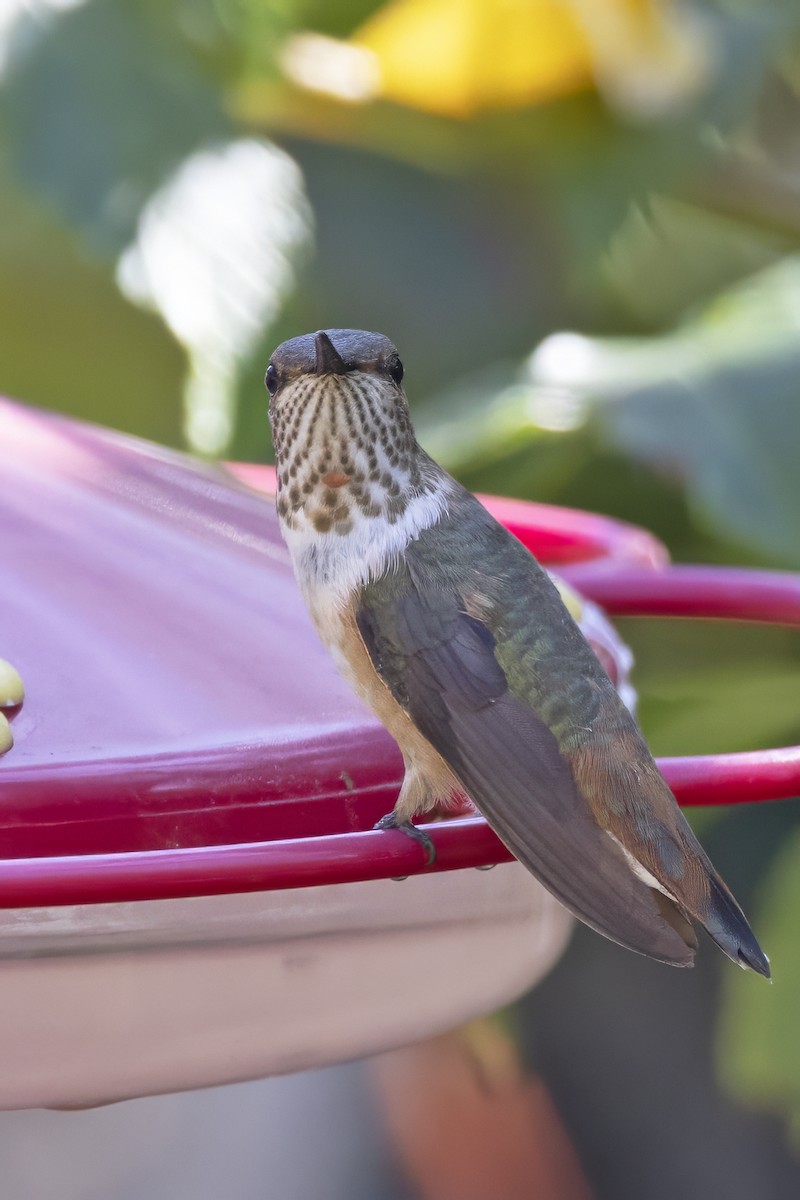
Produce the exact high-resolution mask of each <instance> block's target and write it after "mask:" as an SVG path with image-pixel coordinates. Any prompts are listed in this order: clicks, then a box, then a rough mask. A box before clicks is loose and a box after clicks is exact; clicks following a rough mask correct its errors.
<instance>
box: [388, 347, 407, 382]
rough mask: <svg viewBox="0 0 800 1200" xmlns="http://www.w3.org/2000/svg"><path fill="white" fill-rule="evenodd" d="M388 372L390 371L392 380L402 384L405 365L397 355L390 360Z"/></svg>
mask: <svg viewBox="0 0 800 1200" xmlns="http://www.w3.org/2000/svg"><path fill="white" fill-rule="evenodd" d="M386 370H387V371H388V373H389V375H390V376H391V377H392V379H393V380H394V381H395V383H401V382H402V379H403V364H402V363H401V362H400V359H399V358H398V357H397V355H396V354H393V355H392V357H391V358H390V359H389V363H388V365H387V367H386Z"/></svg>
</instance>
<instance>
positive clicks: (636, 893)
mask: <svg viewBox="0 0 800 1200" xmlns="http://www.w3.org/2000/svg"><path fill="white" fill-rule="evenodd" d="M265 383H266V387H267V390H268V392H269V397H270V399H269V417H270V422H271V425H272V434H273V442H274V447H275V456H276V468H277V493H276V507H277V512H278V518H279V522H280V526H281V531H282V534H283V537H284V538H285V540H286V543H287V546H288V548H289V552H290V555H291V559H292V564H293V567H294V572H295V575H296V578H297V581H298V584H299V587H300V591H301V592H302V595H303V597H304V599H305V602H306V604H307V606H308V609H309V612H310V614H311V618H312V620H313V622H314V624H315V626H316V628H317V631H318V632H319V635H320V637H321V639H322V641H323V643H324V644H325V646H326V647H327V648H328V650H329V652H330V654H331V655H332V657H333V659H334V661H335V663H336V665H337V667H338V668H339V670H340V671H341V673H342V674H343V675H344V677H345V678H346V679H347V681H348V682H349V683H350V685H351V686H352V688H353V689H354V690H355V692H356V693H357V694H358V695H359V696H360V697H361V698H362V700H364V701H365V702H366V703H367V705H368V706H369V707H371V708H372V709H373V711H374V712H375V714H376V715H377V717H378V718H379V720H380V721H381V722H382V723H383V725H384V726H385V727H386V729H387V730H388V731H389V733H390V734H391V735H392V737H393V738H394V739H395V741H396V742H397V744H398V746H399V747H400V750H401V753H402V756H403V762H404V766H405V774H404V778H403V783H402V786H401V788H400V792H399V795H398V798H397V803H396V804H395V806H394V808H393V810H392V811H391V812H390V813H388V814H387V816H385V817H384V818H383V819H382V820H381V821H379V822H378V826H377V827H379V828H383V829H392V828H395V829H399V830H402V831H404V832H406V833H408V834H409V835H410V836H412V837H415V838H416V839H417V840H418V841H420V842H421V843H422V844H423V847H424V849H425V852H426V860H427V861H428V862H431V861H432V859H433V854H434V852H433V843H432V841H431V839H430V838H428V836H427V835H426V834H425V833H424V831H423V830H420V829H418V828H417V827H416V826H415V825H414V824H413V823H412V817H415V816H418V815H420V814H422V813H426V812H430V811H431V810H432V809H433V808H435V807H439V806H446V805H447V804H448V803H451V802H452V801H453V800H454V799H455V798H456V797H459V796H462V795H464V794H466V795H467V796H468V797H469V798H470V799H471V800H472V802H473V803H474V805H475V806H476V808H477V809H478V810H479V812H480V813H481V814H482V815H483V817H484V818H485V820H486V821H487V822H488V824H489V825H490V826H491V828H492V829H493V830H494V832H495V833H496V834H497V836H498V837H499V838H500V840H501V841H502V842H503V843H504V844H505V845H506V846H507V847H508V849H509V850H510V851H511V853H512V854H513V855H514V856H515V857H516V858H517V859H518V860H519V861H520V862H521V863H522V864H523V865H524V866H525V867H526V868H527V869H528V870H529V871H530V872H531V873H532V874H533V875H534V876H535V877H536V878H537V879H538V880H540V882H541V883H542V884H543V885H544V886H545V887H546V888H547V889H548V890H549V891H550V892H552V893H553V895H554V896H556V898H557V899H558V900H559V901H561V903H562V904H563V905H565V907H566V908H567V909H569V910H570V911H571V912H572V913H573V914H574V915H575V916H576V917H578V918H579V919H580V920H581V921H583V922H585V923H586V924H587V925H589V926H590V927H591V928H593V929H595V930H597V932H599V933H601V934H604V935H605V936H606V937H608V938H610V939H611V940H613V941H615V942H618V943H619V944H620V945H622V946H625V947H627V948H629V949H630V950H634V951H637V952H638V953H640V954H644V955H647V956H648V957H650V958H654V959H657V960H659V961H661V962H665V963H670V964H673V965H675V966H691V965H692V963H693V961H694V953H695V950H696V949H697V935H696V932H695V928H694V922H697V923H699V924H700V925H701V926H703V927H704V928H705V929H706V931H707V932H708V934H709V935H710V936H711V938H712V939H713V941H715V942H716V943H717V945H718V946H719V947H720V948H721V949H722V950H723V951H724V953H725V954H727V955H728V957H729V958H730V959H732V960H733V962H735V963H738V964H739V965H740V966H742V967H749V968H751V969H752V970H754V971H757V972H758V973H759V974H761V975H764V976H766V977H767V978H769V976H770V967H769V960H768V959H767V957H766V956H765V954H764V953H763V951H762V950H761V948H760V947H759V945H758V942H757V941H756V938H755V936H754V934H753V932H752V930H751V929H750V926H749V925H748V923H747V919H746V918H745V916H744V914H743V912H742V910H741V909H740V908H739V905H738V904H737V903H736V900H735V899H734V897H733V895H732V894H731V892H730V891H729V889H728V888H727V886H726V885H725V883H724V882H723V880H722V879H721V878H720V876H719V875H718V874H717V872H716V871H715V869H714V867H713V866H712V864H711V862H710V860H709V858H708V856H707V855H706V853H705V851H704V850H703V848H702V846H701V845H700V843H699V842H698V840H697V838H696V837H695V835H694V833H693V832H692V829H691V828H690V826H689V824H688V823H687V821H686V819H685V818H684V816H683V814H682V812H681V810H680V808H679V807H678V804H677V801H676V800H675V797H674V796H673V794H672V792H671V791H670V789H669V787H668V785H667V783H666V781H665V779H664V777H663V776H662V775H661V773H660V771H659V769H658V767H657V765H656V763H655V761H654V759H653V757H652V755H651V754H650V751H649V749H648V746H647V743H646V742H645V739H644V736H643V734H642V733H641V731H640V729H639V727H638V725H637V723H636V721H635V719H634V717H633V716H632V714H631V713H630V712H629V710H628V709H627V708H626V707H625V705H624V704H623V702H622V700H621V699H620V697H619V695H618V693H617V691H616V688H615V687H614V685H613V683H612V682H611V680H610V679H609V677H608V675H607V674H606V673H605V671H604V670H603V667H602V666H601V664H600V662H599V660H598V659H597V657H596V656H595V654H594V652H593V650H592V649H591V647H590V646H589V644H588V642H587V641H586V639H585V638H584V636H583V634H582V633H581V631H580V629H579V628H578V626H577V624H576V623H575V621H574V620H573V618H572V617H571V616H570V613H569V612H568V610H567V608H566V607H565V605H564V603H563V601H562V599H561V596H560V594H559V592H558V590H557V588H556V586H555V584H554V583H553V582H552V580H551V579H550V577H549V575H548V574H547V572H546V571H545V570H544V569H543V568H542V567H541V566H540V565H539V563H538V562H537V561H536V559H535V558H534V556H533V555H532V554H531V553H530V552H529V551H528V550H527V549H526V548H525V547H524V546H523V545H522V544H521V543H520V542H519V541H517V539H516V538H514V537H513V536H512V535H511V534H509V533H508V532H507V530H506V529H504V528H503V526H502V525H500V524H499V523H498V522H497V521H495V520H494V519H493V517H491V516H490V514H489V513H488V512H487V511H486V509H485V508H484V507H483V505H481V503H480V502H479V501H478V500H477V499H476V498H475V497H474V496H473V495H472V494H471V493H470V492H469V491H467V490H466V488H464V487H463V486H462V485H461V484H459V483H458V482H457V481H456V480H455V479H454V478H453V477H452V476H451V475H449V474H448V473H447V472H446V471H445V470H444V469H443V468H442V467H440V466H439V465H438V463H436V462H435V461H434V460H433V459H432V458H431V457H430V456H429V455H428V454H427V453H426V452H425V451H424V450H423V449H422V447H421V446H420V445H419V443H418V442H417V439H416V436H415V433H414V429H413V426H412V423H411V416H410V412H409V406H408V401H407V399H406V395H405V392H404V390H403V386H402V383H403V365H402V363H401V361H400V357H399V355H398V353H397V350H396V348H395V346H394V345H393V344H392V342H391V341H390V340H389V339H388V338H387V337H385V336H383V335H382V334H379V333H368V332H364V331H362V330H357V329H328V330H320V331H319V332H317V333H310V334H306V335H304V336H302V337H295V338H292V339H291V340H289V341H285V342H283V343H282V344H281V345H280V346H279V347H278V348H277V350H276V351H275V353H274V354H273V355H272V358H271V360H270V363H269V366H268V369H267V373H266V378H265Z"/></svg>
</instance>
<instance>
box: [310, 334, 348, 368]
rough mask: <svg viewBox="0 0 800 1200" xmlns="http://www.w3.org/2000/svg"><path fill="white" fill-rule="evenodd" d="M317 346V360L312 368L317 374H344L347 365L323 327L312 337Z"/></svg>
mask: <svg viewBox="0 0 800 1200" xmlns="http://www.w3.org/2000/svg"><path fill="white" fill-rule="evenodd" d="M314 345H315V346H316V348H317V362H316V366H315V367H314V370H315V372H316V374H317V375H344V374H346V372H347V367H346V366H345V365H344V362H343V361H342V357H341V355H340V354H339V352H338V350H337V349H336V347H335V346H334V344H333V342H332V341H331V339H330V338H329V337H328V335H327V333H325V331H324V330H323V329H320V331H319V333H318V334H317V335H316V337H315V338H314Z"/></svg>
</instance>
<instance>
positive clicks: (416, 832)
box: [374, 812, 436, 867]
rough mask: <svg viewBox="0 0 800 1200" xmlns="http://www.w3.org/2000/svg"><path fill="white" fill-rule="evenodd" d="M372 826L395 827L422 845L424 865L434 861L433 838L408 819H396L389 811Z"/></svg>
mask: <svg viewBox="0 0 800 1200" xmlns="http://www.w3.org/2000/svg"><path fill="white" fill-rule="evenodd" d="M374 828H375V829H396V830H397V831H398V832H399V833H404V834H405V835H406V836H407V837H410V838H413V840H414V841H415V842H416V843H417V845H419V846H422V849H423V850H424V851H425V866H426V867H432V866H433V864H434V863H435V862H436V847H435V846H434V844H433V839H432V838H431V837H429V836H428V834H427V833H425V831H424V830H423V829H418V828H417V826H416V825H412V824H411V822H410V821H398V820H397V819H396V817H395V815H394V813H393V812H390V813H387V814H386V816H385V817H381V819H380V821H376V822H375V826H374Z"/></svg>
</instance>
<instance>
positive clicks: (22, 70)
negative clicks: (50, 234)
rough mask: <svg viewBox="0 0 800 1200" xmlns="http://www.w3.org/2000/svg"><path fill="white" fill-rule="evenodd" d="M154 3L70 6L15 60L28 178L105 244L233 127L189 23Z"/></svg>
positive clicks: (11, 105)
mask: <svg viewBox="0 0 800 1200" xmlns="http://www.w3.org/2000/svg"><path fill="white" fill-rule="evenodd" d="M149 9H150V6H149V5H148V4H146V3H144V2H140V3H133V2H131V0H94V2H92V3H89V4H85V5H83V6H82V7H79V8H77V9H75V10H74V11H72V12H67V13H66V14H64V15H63V16H62V17H61V18H60V19H59V20H57V21H54V22H52V23H51V24H50V25H49V26H48V28H47V30H46V31H45V32H44V34H43V35H42V36H41V37H39V38H38V39H36V40H35V41H34V44H33V45H32V46H31V47H30V48H29V50H28V51H27V53H24V54H20V56H19V58H18V60H12V63H11V66H10V69H9V74H8V79H7V81H6V86H5V89H4V97H3V112H4V116H5V122H6V126H7V129H8V136H9V144H10V147H11V155H10V157H11V162H12V163H13V165H14V168H15V169H16V170H17V171H18V173H19V175H20V178H21V179H22V180H23V181H24V182H25V184H26V185H27V186H28V187H30V188H32V189H36V190H38V191H40V192H41V194H42V195H43V196H44V197H46V198H47V200H48V202H49V203H50V204H51V205H53V207H54V208H55V209H56V211H57V212H58V213H59V214H60V215H61V217H62V218H63V219H64V220H65V221H66V222H68V223H70V224H71V225H73V226H74V227H75V228H76V229H78V230H80V231H81V233H83V234H84V235H85V236H86V237H87V238H88V239H89V240H90V242H91V244H92V246H93V247H94V249H95V250H97V251H100V252H103V253H105V254H113V253H114V252H116V251H118V250H120V249H122V247H123V246H124V245H125V244H126V242H127V241H128V240H129V239H130V238H131V236H132V235H133V232H134V229H135V226H136V219H137V217H138V214H139V212H140V210H141V208H142V205H143V204H144V202H145V201H146V199H147V197H148V196H149V195H150V193H151V192H152V191H153V190H154V189H155V188H156V187H157V186H158V185H159V184H160V183H162V182H163V180H164V179H165V178H166V176H167V174H168V173H169V171H170V170H171V169H172V168H173V167H174V166H175V165H176V164H177V163H178V162H180V160H181V159H182V158H183V157H184V156H185V155H186V154H188V153H190V152H191V151H192V150H193V149H195V148H196V147H197V146H198V145H200V144H201V143H203V142H207V141H209V140H212V139H214V138H217V137H222V136H223V135H225V134H227V133H228V132H229V131H230V125H229V123H228V121H227V119H226V118H225V116H224V114H223V110H222V105H221V97H220V94H219V91H218V89H217V88H215V87H214V86H213V84H212V82H211V81H210V80H209V79H207V78H205V77H204V75H203V73H202V72H201V71H200V70H199V69H198V64H197V63H196V62H195V61H194V60H193V58H192V56H191V55H190V53H189V52H188V47H187V45H186V40H185V38H184V37H182V36H181V32H180V29H179V28H177V27H174V26H172V25H171V24H170V25H164V24H159V23H158V22H151V21H150V20H149V19H148V13H149Z"/></svg>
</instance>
